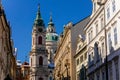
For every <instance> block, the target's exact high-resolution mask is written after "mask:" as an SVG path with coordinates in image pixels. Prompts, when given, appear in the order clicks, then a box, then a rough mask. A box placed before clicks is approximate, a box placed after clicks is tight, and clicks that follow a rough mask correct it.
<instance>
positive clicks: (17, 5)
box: [2, 0, 92, 62]
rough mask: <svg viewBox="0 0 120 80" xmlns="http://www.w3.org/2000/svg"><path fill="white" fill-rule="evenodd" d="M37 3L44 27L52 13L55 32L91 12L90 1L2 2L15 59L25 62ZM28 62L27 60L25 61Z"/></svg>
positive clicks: (14, 0) (27, 0) (37, 0)
mask: <svg viewBox="0 0 120 80" xmlns="http://www.w3.org/2000/svg"><path fill="white" fill-rule="evenodd" d="M38 3H40V11H41V15H42V18H43V20H44V23H45V26H46V27H47V24H48V22H49V17H50V13H52V17H53V22H54V23H55V27H56V32H57V33H58V34H60V33H61V32H62V31H63V25H65V24H67V23H68V22H70V21H72V22H73V23H77V22H79V21H80V20H81V19H83V18H85V17H87V16H88V15H90V14H91V12H92V2H91V0H2V5H3V8H4V10H5V13H6V17H7V20H8V21H10V25H11V29H12V39H13V41H14V47H16V48H17V49H18V51H17V59H18V60H21V61H22V62H23V61H25V56H28V57H29V52H30V50H31V32H32V27H33V22H34V19H35V17H36V12H37V7H38ZM27 61H28V59H27Z"/></svg>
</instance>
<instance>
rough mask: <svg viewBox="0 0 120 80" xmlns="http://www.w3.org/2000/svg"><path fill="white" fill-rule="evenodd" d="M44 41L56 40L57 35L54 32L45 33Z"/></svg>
mask: <svg viewBox="0 0 120 80" xmlns="http://www.w3.org/2000/svg"><path fill="white" fill-rule="evenodd" d="M46 41H58V35H57V34H56V33H47V34H46Z"/></svg>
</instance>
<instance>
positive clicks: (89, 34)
mask: <svg viewBox="0 0 120 80" xmlns="http://www.w3.org/2000/svg"><path fill="white" fill-rule="evenodd" d="M90 36H91V33H90V32H89V33H88V41H89V42H90V40H91V38H90Z"/></svg>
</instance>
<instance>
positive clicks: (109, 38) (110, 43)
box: [108, 33, 112, 51]
mask: <svg viewBox="0 0 120 80" xmlns="http://www.w3.org/2000/svg"><path fill="white" fill-rule="evenodd" d="M108 47H109V51H110V50H111V48H112V41H111V33H109V34H108Z"/></svg>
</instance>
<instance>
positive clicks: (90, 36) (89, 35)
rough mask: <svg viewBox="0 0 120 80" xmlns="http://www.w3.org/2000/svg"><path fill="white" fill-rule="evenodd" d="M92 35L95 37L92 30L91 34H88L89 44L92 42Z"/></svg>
mask: <svg viewBox="0 0 120 80" xmlns="http://www.w3.org/2000/svg"><path fill="white" fill-rule="evenodd" d="M92 35H93V31H92V30H90V32H89V33H88V41H89V42H90V41H91V40H92Z"/></svg>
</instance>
